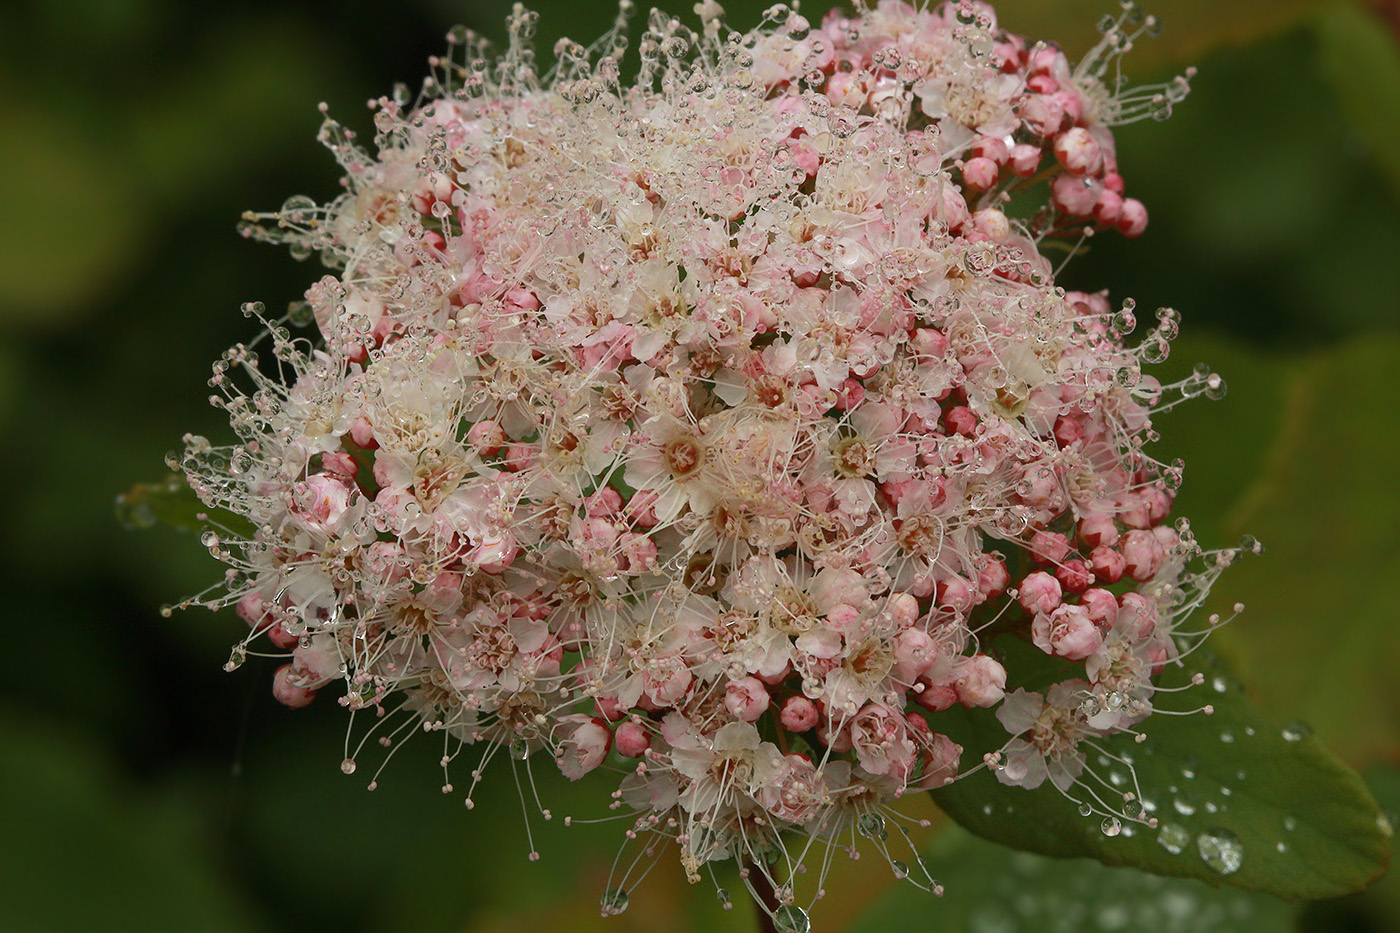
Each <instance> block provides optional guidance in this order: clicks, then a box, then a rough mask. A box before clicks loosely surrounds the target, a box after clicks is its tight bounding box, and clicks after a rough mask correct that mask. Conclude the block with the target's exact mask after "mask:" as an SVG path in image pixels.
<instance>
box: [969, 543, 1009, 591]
mask: <svg viewBox="0 0 1400 933" xmlns="http://www.w3.org/2000/svg"><path fill="white" fill-rule="evenodd" d="M1010 582H1011V574H1010V573H1009V572H1008V571H1007V569H1006V561H1004V560H1002V559H1001V558H999V557H993V556H992V555H990V554H988V555H985V556H984V557H983V560H982V567H981V570H979V571H978V574H977V591H978V592H979V593H981V594H982V598H983V599H984V600H986V599H990V598H992V597H993V596H996V595H997V594H998V593H1000V592H1001V591H1002V590H1005V589H1006V585H1007V584H1008V583H1010Z"/></svg>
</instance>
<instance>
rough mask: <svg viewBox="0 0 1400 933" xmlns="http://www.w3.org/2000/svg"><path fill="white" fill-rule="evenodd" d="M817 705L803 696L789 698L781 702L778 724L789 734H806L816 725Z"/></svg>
mask: <svg viewBox="0 0 1400 933" xmlns="http://www.w3.org/2000/svg"><path fill="white" fill-rule="evenodd" d="M818 715H819V710H818V709H817V704H815V703H813V702H812V701H811V700H809V699H807V698H806V697H804V696H790V697H788V698H787V699H786V700H784V701H783V707H782V710H781V712H779V713H778V722H780V723H782V726H783V728H784V729H786V730H788V731H789V732H806V731H807V730H808V729H810V728H812V727H813V726H815V725H816V724H817V718H818Z"/></svg>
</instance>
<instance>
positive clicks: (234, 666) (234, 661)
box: [224, 645, 248, 673]
mask: <svg viewBox="0 0 1400 933" xmlns="http://www.w3.org/2000/svg"><path fill="white" fill-rule="evenodd" d="M247 659H248V651H247V649H245V648H244V647H243V646H242V645H234V647H233V650H232V651H230V652H229V655H228V662H227V663H225V664H224V670H226V671H228V672H230V673H232V672H233V671H236V670H238V669H239V668H240V667H242V666H243V662H244V661H246V660H247Z"/></svg>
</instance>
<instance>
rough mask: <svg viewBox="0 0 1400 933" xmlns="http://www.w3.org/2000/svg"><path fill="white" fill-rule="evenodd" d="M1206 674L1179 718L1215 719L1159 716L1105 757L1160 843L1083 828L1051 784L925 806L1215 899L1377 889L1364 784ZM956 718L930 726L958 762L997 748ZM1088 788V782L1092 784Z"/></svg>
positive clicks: (979, 827) (980, 717)
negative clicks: (1202, 707) (1136, 793)
mask: <svg viewBox="0 0 1400 933" xmlns="http://www.w3.org/2000/svg"><path fill="white" fill-rule="evenodd" d="M1008 641H1011V642H1015V640H1014V639H1005V638H1004V639H1002V642H1003V646H1005V643H1006V642H1008ZM1015 644H1016V645H1017V646H1020V643H1019V642H1015ZM1017 650H1021V651H1026V652H1032V651H1034V650H1035V649H1033V648H1030V647H1029V646H1024V647H1018V649H1017ZM1204 672H1205V673H1206V677H1207V683H1206V685H1205V686H1203V687H1199V688H1196V689H1195V690H1193V691H1191V692H1189V693H1187V694H1185V695H1184V699H1183V700H1182V701H1181V705H1182V706H1186V705H1188V704H1190V705H1195V704H1197V703H1205V702H1209V703H1211V704H1213V705H1214V707H1215V714H1214V715H1212V716H1206V715H1202V714H1195V715H1188V716H1169V715H1164V714H1162V713H1158V714H1156V715H1154V716H1152V717H1151V718H1150V719H1149V720H1147V721H1146V723H1145V724H1144V725H1143V726H1142V731H1144V732H1146V733H1147V735H1148V738H1147V740H1146V742H1144V743H1143V744H1141V745H1137V744H1134V743H1133V742H1132V741H1125V739H1127V737H1126V736H1117V737H1115V738H1114V739H1111V740H1108V741H1105V742H1103V743H1102V747H1103V748H1106V749H1108V750H1109V751H1111V752H1112V754H1114V755H1116V756H1118V757H1120V758H1122V759H1124V760H1128V761H1131V762H1132V764H1133V767H1134V769H1135V771H1136V774H1137V780H1138V783H1139V786H1140V787H1141V789H1142V798H1143V801H1142V802H1143V805H1144V806H1145V807H1147V808H1148V812H1149V814H1151V815H1155V816H1156V817H1157V819H1158V820H1159V821H1160V825H1159V826H1158V827H1157V828H1156V829H1149V828H1148V827H1147V826H1146V825H1143V824H1134V823H1125V824H1124V825H1123V828H1122V833H1121V834H1120V835H1118V836H1107V835H1105V834H1104V833H1103V831H1102V830H1101V828H1100V817H1098V816H1094V817H1089V818H1085V817H1082V816H1080V815H1079V813H1078V810H1077V808H1076V806H1075V805H1074V804H1072V803H1071V802H1070V801H1069V800H1067V799H1066V798H1065V797H1064V796H1062V795H1061V794H1060V793H1059V791H1057V790H1056V789H1055V788H1054V787H1053V786H1052V785H1051V784H1050V783H1049V782H1046V783H1045V784H1044V785H1042V786H1041V787H1039V788H1037V789H1035V790H1032V791H1027V790H1025V789H1023V788H1019V787H1007V786H1005V785H1002V784H1001V783H1000V782H999V781H997V780H996V778H995V776H994V775H993V774H992V773H991V772H988V771H986V770H984V771H981V772H978V773H976V774H973V775H971V776H969V777H967V778H964V779H963V780H961V781H959V782H957V783H956V784H953V785H952V786H950V787H946V788H943V789H942V790H939V791H935V792H934V799H935V800H936V801H937V802H938V804H939V806H940V807H942V808H943V810H944V811H945V812H947V813H948V815H949V816H951V817H952V818H953V819H954V820H956V821H957V822H958V823H959V824H961V825H962V826H963V827H964V828H966V829H968V830H970V831H972V832H973V833H976V834H977V835H979V836H982V837H983V838H985V839H989V840H991V841H993V842H1000V843H1002V844H1004V845H1009V846H1011V847H1012V848H1016V849H1024V850H1026V851H1029V852H1037V853H1041V854H1044V855H1053V856H1061V857H1066V856H1088V857H1090V858H1095V859H1098V860H1099V861H1101V862H1103V863H1104V864H1107V865H1127V866H1132V867H1135V868H1140V869H1142V870H1144V871H1149V872H1153V873H1155V874H1160V875H1173V876H1179V877H1185V878H1197V879H1199V880H1201V881H1204V882H1206V883H1207V884H1211V885H1221V884H1229V885H1233V886H1235V887H1239V888H1243V889H1245V890H1251V891H1263V892H1268V893H1270V894H1276V895H1278V896H1280V897H1286V898H1307V899H1313V898H1323V897H1335V896H1337V895H1340V894H1345V893H1349V892H1351V891H1355V890H1359V889H1360V888H1362V887H1364V886H1365V885H1366V884H1368V883H1369V882H1370V881H1372V880H1374V879H1375V878H1376V877H1378V876H1379V875H1380V874H1381V873H1382V872H1383V871H1384V870H1385V868H1386V866H1387V864H1388V861H1389V857H1390V842H1389V836H1390V832H1389V826H1388V824H1387V823H1386V822H1385V820H1384V819H1383V818H1382V816H1381V812H1380V809H1379V808H1378V806H1377V804H1376V801H1375V799H1374V798H1373V797H1372V796H1371V793H1370V791H1369V790H1368V789H1367V788H1366V785H1365V784H1364V783H1363V782H1362V780H1361V778H1360V777H1358V776H1357V775H1356V774H1355V773H1354V772H1353V771H1351V770H1350V769H1349V768H1347V767H1346V765H1344V764H1342V763H1341V762H1340V761H1339V760H1338V759H1337V758H1336V757H1335V756H1333V755H1332V753H1331V752H1329V751H1328V750H1327V749H1326V748H1325V747H1324V746H1323V745H1322V743H1321V742H1320V741H1318V740H1317V739H1316V738H1315V737H1314V736H1312V735H1311V734H1303V732H1302V731H1301V730H1297V731H1295V730H1292V729H1284V730H1280V729H1278V728H1277V727H1275V726H1273V725H1272V724H1271V723H1270V722H1269V721H1268V720H1267V719H1265V718H1264V717H1263V716H1262V715H1261V714H1260V713H1259V712H1258V711H1257V710H1256V709H1255V708H1254V706H1253V705H1252V704H1251V703H1250V702H1249V701H1248V700H1247V699H1246V698H1245V697H1244V695H1243V693H1242V692H1241V690H1240V689H1239V688H1238V686H1237V685H1236V684H1235V683H1234V682H1233V681H1232V680H1231V679H1230V678H1229V677H1227V676H1226V675H1225V674H1223V673H1221V672H1220V670H1219V669H1218V668H1214V669H1212V668H1209V667H1208V668H1207V669H1206V671H1204ZM1193 673H1194V669H1193V668H1192V667H1191V666H1189V665H1188V666H1186V667H1184V668H1171V669H1169V670H1168V671H1167V672H1165V673H1164V674H1163V676H1162V678H1161V681H1162V685H1163V686H1167V687H1171V686H1184V685H1186V684H1188V683H1189V682H1190V678H1191V676H1192V674H1193ZM1202 694H1205V696H1204V697H1203V696H1202ZM1168 706H1170V701H1168ZM955 710H956V708H955ZM955 710H949V711H948V713H945V714H944V715H943V716H941V717H940V718H939V723H938V724H939V727H940V728H944V729H945V731H947V732H948V735H949V736H950V737H951V738H952V739H953V740H954V741H957V742H960V743H961V744H962V745H963V746H964V747H965V748H967V749H971V750H978V751H983V750H989V749H994V748H998V747H1000V746H1001V745H1002V744H1003V743H1004V742H1005V741H1006V739H1007V733H1006V730H1005V729H1003V728H1002V726H1001V724H1000V723H999V722H998V721H997V719H996V717H995V716H994V715H992V713H991V711H989V710H956V711H955ZM950 721H951V722H953V723H954V724H955V725H954V726H953V727H948V723H949V722H950ZM1089 767H1090V769H1092V770H1093V771H1095V772H1096V773H1097V774H1098V775H1099V776H1100V777H1102V778H1103V779H1105V780H1106V781H1108V782H1109V783H1110V784H1111V785H1112V786H1113V787H1115V788H1118V789H1120V790H1123V789H1131V787H1132V784H1131V777H1130V776H1129V775H1128V773H1127V771H1128V769H1127V768H1125V767H1124V766H1122V765H1121V764H1119V763H1118V762H1115V761H1112V760H1110V759H1109V758H1107V757H1104V756H1103V755H1101V754H1098V753H1096V752H1094V751H1090V752H1089ZM1083 779H1084V780H1092V778H1089V777H1088V775H1087V772H1086V775H1085V777H1084V778H1083ZM1233 840H1237V842H1235V841H1233Z"/></svg>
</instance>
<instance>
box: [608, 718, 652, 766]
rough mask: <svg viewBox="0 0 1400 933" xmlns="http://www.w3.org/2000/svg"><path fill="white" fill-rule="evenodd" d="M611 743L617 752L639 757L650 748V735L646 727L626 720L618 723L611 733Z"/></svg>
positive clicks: (624, 755) (628, 756) (627, 756)
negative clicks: (613, 732) (615, 730)
mask: <svg viewBox="0 0 1400 933" xmlns="http://www.w3.org/2000/svg"><path fill="white" fill-rule="evenodd" d="M613 745H614V747H615V748H616V749H617V753H618V754H619V755H622V756H623V757H625V758H640V757H642V755H644V754H646V750H647V749H648V748H651V736H650V735H648V734H647V730H646V729H643V728H642V727H641V726H640V725H638V724H637V723H635V722H632V721H631V720H628V721H627V722H624V723H621V724H619V725H618V727H617V732H616V733H615V734H614V735H613Z"/></svg>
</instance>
